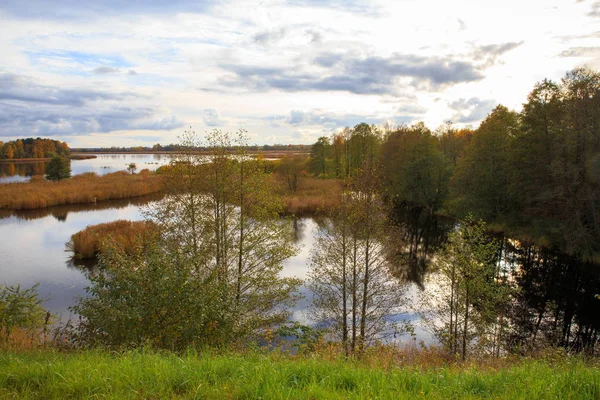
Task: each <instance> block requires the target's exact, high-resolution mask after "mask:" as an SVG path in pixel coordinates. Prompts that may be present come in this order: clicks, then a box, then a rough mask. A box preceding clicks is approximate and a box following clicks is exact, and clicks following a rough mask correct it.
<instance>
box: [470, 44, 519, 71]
mask: <svg viewBox="0 0 600 400" xmlns="http://www.w3.org/2000/svg"><path fill="white" fill-rule="evenodd" d="M523 43H524V42H523V41H520V42H507V43H496V44H487V45H483V46H476V47H475V48H474V50H473V52H472V53H471V56H472V57H473V59H474V60H477V61H484V67H486V68H487V67H491V66H492V65H494V64H496V63H497V62H498V59H499V58H500V57H501V56H502V55H504V54H505V53H508V52H509V51H511V50H514V49H516V48H517V47H519V46H521V45H522V44H523Z"/></svg>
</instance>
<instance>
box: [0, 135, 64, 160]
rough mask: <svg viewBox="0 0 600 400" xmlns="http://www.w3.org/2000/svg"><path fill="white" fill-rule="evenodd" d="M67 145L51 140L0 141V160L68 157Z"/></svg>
mask: <svg viewBox="0 0 600 400" xmlns="http://www.w3.org/2000/svg"><path fill="white" fill-rule="evenodd" d="M69 152H70V150H69V145H68V144H67V143H65V142H61V141H59V140H52V139H41V138H37V139H33V138H27V139H17V140H13V141H9V142H6V143H4V142H2V141H0V160H13V159H20V158H51V157H53V156H55V155H59V156H68V155H69Z"/></svg>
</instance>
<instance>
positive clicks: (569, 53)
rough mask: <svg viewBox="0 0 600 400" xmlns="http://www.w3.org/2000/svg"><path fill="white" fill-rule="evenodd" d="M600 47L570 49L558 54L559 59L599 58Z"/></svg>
mask: <svg viewBox="0 0 600 400" xmlns="http://www.w3.org/2000/svg"><path fill="white" fill-rule="evenodd" d="M599 56H600V47H571V48H570V49H567V50H564V51H562V52H561V53H560V54H559V57H599Z"/></svg>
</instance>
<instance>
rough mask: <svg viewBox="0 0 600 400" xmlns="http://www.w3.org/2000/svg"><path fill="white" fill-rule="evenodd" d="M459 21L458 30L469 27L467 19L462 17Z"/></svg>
mask: <svg viewBox="0 0 600 400" xmlns="http://www.w3.org/2000/svg"><path fill="white" fill-rule="evenodd" d="M457 21H458V30H460V31H464V30H465V29H467V24H465V21H463V20H462V19H460V18H459V19H458V20H457Z"/></svg>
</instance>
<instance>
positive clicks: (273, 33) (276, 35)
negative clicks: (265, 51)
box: [254, 28, 287, 46]
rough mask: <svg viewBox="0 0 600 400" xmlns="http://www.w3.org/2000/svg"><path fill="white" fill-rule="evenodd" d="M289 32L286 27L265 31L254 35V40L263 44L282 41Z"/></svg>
mask: <svg viewBox="0 0 600 400" xmlns="http://www.w3.org/2000/svg"><path fill="white" fill-rule="evenodd" d="M286 34H287V29H286V28H279V29H275V30H270V31H264V32H260V33H257V34H256V35H254V41H255V42H256V43H258V44H261V45H263V46H266V45H269V44H271V43H275V42H278V41H280V40H281V39H283V38H284V37H285V35H286Z"/></svg>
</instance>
